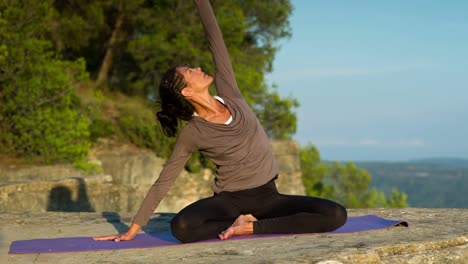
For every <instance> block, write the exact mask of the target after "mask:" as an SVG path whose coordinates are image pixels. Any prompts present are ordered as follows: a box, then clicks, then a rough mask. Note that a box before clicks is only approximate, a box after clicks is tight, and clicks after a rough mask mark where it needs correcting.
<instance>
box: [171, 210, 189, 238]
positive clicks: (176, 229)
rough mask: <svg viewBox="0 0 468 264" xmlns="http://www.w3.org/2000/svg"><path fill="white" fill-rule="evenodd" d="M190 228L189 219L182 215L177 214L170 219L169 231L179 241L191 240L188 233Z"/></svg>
mask: <svg viewBox="0 0 468 264" xmlns="http://www.w3.org/2000/svg"><path fill="white" fill-rule="evenodd" d="M191 229H192V228H191V227H190V222H189V220H188V219H187V217H184V216H183V215H180V214H178V215H176V216H175V217H174V218H173V219H172V221H171V232H172V234H173V235H174V237H175V238H177V239H178V240H180V241H181V242H184V243H188V242H193V241H192V239H191V235H190V233H191Z"/></svg>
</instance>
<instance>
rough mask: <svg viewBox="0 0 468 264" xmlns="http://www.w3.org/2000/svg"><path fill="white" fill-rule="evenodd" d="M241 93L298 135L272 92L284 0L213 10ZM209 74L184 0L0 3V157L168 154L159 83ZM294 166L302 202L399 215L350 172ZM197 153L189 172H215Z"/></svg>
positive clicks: (252, 0) (226, 1)
mask: <svg viewBox="0 0 468 264" xmlns="http://www.w3.org/2000/svg"><path fill="white" fill-rule="evenodd" d="M211 3H212V5H213V8H214V10H215V13H216V15H217V19H218V22H219V25H220V27H221V30H222V31H223V34H224V38H225V42H226V45H227V47H228V50H229V53H230V55H231V58H232V62H233V67H234V70H235V72H236V79H237V81H238V84H239V87H240V89H241V92H242V93H243V95H244V97H245V99H246V101H247V102H248V103H249V105H250V106H251V107H252V109H253V110H254V111H255V113H256V114H257V116H258V117H259V119H260V122H261V123H262V124H263V126H264V128H265V131H266V132H267V134H268V135H269V136H270V137H271V138H275V139H288V138H290V137H291V136H292V135H294V133H295V132H296V120H297V119H296V114H295V112H294V110H295V108H297V107H298V102H297V101H296V100H295V99H294V98H290V97H287V98H282V97H281V96H279V94H278V92H277V91H276V90H275V87H268V85H267V84H266V82H265V79H264V76H265V74H267V73H269V72H271V71H272V64H273V60H274V56H275V52H276V51H277V49H278V47H277V46H276V44H275V43H278V40H280V39H282V38H287V37H289V36H290V28H289V22H288V18H289V15H290V14H291V11H292V6H291V3H290V1H289V0H222V1H221V0H212V1H211ZM184 63H190V65H192V66H201V67H202V68H203V70H204V71H206V72H208V73H211V74H213V73H214V65H213V62H212V59H211V54H210V52H209V49H208V44H207V42H206V40H205V37H204V32H203V29H202V26H201V23H200V21H199V17H198V14H197V11H196V8H195V7H194V4H193V3H192V1H173V0H132V1H125V0H41V1H36V0H0V153H2V154H5V153H6V154H9V155H19V156H22V157H33V158H35V159H38V160H39V161H41V162H47V163H54V162H71V161H75V162H76V164H78V166H79V167H81V168H88V167H89V166H88V164H86V163H83V158H84V157H85V156H86V154H87V152H88V150H89V148H90V146H91V144H92V143H93V142H95V141H96V140H97V139H98V138H99V137H117V138H118V139H119V140H127V141H129V142H132V143H133V144H135V145H137V146H140V147H144V148H150V149H153V150H154V151H155V153H156V154H157V155H159V156H161V157H168V156H169V155H170V152H171V149H172V145H173V143H174V141H173V139H169V138H167V137H164V136H163V134H162V132H161V129H160V127H159V124H158V123H157V122H155V118H154V112H155V111H156V110H157V104H156V103H155V102H156V101H157V99H158V98H157V94H158V91H157V84H158V83H159V80H160V78H161V75H162V74H163V73H164V72H165V71H166V70H167V69H168V68H170V67H173V66H176V65H180V64H184ZM306 149H308V150H309V151H303V153H302V155H301V158H302V163H303V171H304V175H305V176H304V182H305V184H306V186H307V189H308V194H310V195H319V196H323V197H327V198H332V199H336V200H338V201H341V202H343V203H344V204H345V205H347V206H351V207H357V206H388V205H394V206H404V205H405V204H404V200H405V196H404V195H403V194H399V193H398V192H394V193H393V195H392V197H390V198H389V199H387V198H385V197H384V195H383V194H382V193H379V192H377V191H376V190H375V189H372V190H368V186H369V183H370V178H371V177H370V175H369V174H367V173H366V172H365V171H363V170H361V169H358V168H356V166H354V165H353V164H351V163H350V164H347V165H341V164H338V163H334V164H331V165H327V164H324V163H322V162H321V161H320V157H319V155H318V151H316V150H314V149H310V148H306ZM212 166H213V164H211V163H210V162H209V161H207V159H206V158H205V157H203V156H202V155H200V153H195V154H194V155H193V156H192V158H191V160H190V162H189V163H188V164H187V169H189V170H191V171H197V170H199V169H200V168H202V167H212Z"/></svg>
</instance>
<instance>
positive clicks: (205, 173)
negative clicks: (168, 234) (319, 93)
mask: <svg viewBox="0 0 468 264" xmlns="http://www.w3.org/2000/svg"><path fill="white" fill-rule="evenodd" d="M272 147H273V150H274V152H275V155H276V157H277V159H278V162H279V166H280V176H279V179H278V180H277V185H278V189H279V190H280V191H281V192H283V193H288V194H304V186H303V184H302V179H301V172H300V160H299V147H298V145H297V143H295V142H293V141H273V142H272ZM90 159H91V160H92V161H93V162H95V163H97V164H98V165H100V166H101V168H102V171H103V173H102V174H100V175H86V174H85V173H84V172H83V171H80V170H77V169H74V168H72V167H71V166H63V165H60V166H36V167H3V168H0V169H1V171H0V182H1V185H0V212H44V211H68V212H78V211H85V212H103V211H114V212H121V213H126V212H136V210H138V208H139V205H140V203H141V201H142V200H143V198H144V196H145V195H146V193H147V191H148V189H149V188H150V187H151V185H152V184H153V182H154V181H155V180H156V179H157V178H158V176H159V172H160V171H161V170H162V168H163V166H164V162H165V160H164V159H161V158H159V157H157V156H156V155H154V153H153V152H152V151H149V150H142V149H139V148H136V147H134V146H132V145H128V144H119V143H117V142H114V141H111V140H101V141H100V142H99V144H97V145H96V146H95V147H94V148H93V150H92V151H91V153H90ZM213 177H214V176H213V173H212V171H210V170H207V169H205V170H202V171H201V172H199V173H188V172H187V171H184V172H182V174H181V175H180V176H179V177H178V178H177V180H176V182H175V184H174V186H173V187H172V188H171V189H170V191H169V193H168V194H167V195H166V197H165V198H164V199H163V201H162V202H161V204H160V206H159V207H158V209H157V211H158V212H177V211H179V210H180V209H182V208H183V207H185V206H186V205H188V204H190V203H192V202H194V201H196V200H198V199H200V198H203V197H207V196H210V195H212V191H211V184H212V182H213Z"/></svg>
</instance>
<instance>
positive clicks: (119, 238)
mask: <svg viewBox="0 0 468 264" xmlns="http://www.w3.org/2000/svg"><path fill="white" fill-rule="evenodd" d="M134 237H135V234H128V232H126V233H122V234H118V235H110V236H100V237H93V240H96V241H115V242H119V241H127V240H132V239H133V238H134Z"/></svg>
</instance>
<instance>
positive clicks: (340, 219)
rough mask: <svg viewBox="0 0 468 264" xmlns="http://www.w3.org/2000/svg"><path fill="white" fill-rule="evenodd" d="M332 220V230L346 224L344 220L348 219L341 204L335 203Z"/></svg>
mask: <svg viewBox="0 0 468 264" xmlns="http://www.w3.org/2000/svg"><path fill="white" fill-rule="evenodd" d="M334 219H335V221H334V223H335V226H334V227H335V228H334V229H338V228H340V227H341V226H343V225H344V224H345V223H346V220H347V219H348V212H347V211H346V208H344V207H343V206H342V205H341V204H338V203H337V204H336V206H335V210H334Z"/></svg>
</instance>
